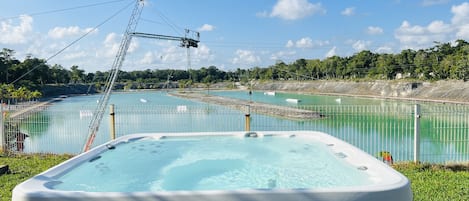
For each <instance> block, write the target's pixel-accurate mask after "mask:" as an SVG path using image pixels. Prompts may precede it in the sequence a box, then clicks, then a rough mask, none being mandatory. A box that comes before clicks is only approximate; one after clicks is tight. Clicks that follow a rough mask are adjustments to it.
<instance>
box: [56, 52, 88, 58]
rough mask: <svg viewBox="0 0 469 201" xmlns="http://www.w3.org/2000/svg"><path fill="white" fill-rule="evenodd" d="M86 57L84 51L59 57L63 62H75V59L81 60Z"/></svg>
mask: <svg viewBox="0 0 469 201" xmlns="http://www.w3.org/2000/svg"><path fill="white" fill-rule="evenodd" d="M87 56H88V55H87V54H86V52H85V51H83V50H81V51H77V52H70V53H65V54H64V55H63V56H61V57H62V58H61V59H63V60H75V59H81V58H86V57H87Z"/></svg>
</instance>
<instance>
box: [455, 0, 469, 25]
mask: <svg viewBox="0 0 469 201" xmlns="http://www.w3.org/2000/svg"><path fill="white" fill-rule="evenodd" d="M451 12H452V13H453V18H452V19H451V23H453V24H454V25H464V24H469V3H468V2H464V3H462V4H461V5H458V6H452V7H451Z"/></svg>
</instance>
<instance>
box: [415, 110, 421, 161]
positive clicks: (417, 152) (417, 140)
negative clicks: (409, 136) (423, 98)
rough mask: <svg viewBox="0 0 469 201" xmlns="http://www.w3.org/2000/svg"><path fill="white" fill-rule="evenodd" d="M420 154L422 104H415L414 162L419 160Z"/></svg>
mask: <svg viewBox="0 0 469 201" xmlns="http://www.w3.org/2000/svg"><path fill="white" fill-rule="evenodd" d="M419 156H420V105H419V104H415V106H414V163H418V162H419V160H420V159H419Z"/></svg>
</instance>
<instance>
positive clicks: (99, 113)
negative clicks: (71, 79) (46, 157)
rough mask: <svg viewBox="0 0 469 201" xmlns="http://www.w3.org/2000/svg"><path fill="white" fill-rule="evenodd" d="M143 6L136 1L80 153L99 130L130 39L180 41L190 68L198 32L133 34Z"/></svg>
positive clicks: (140, 0)
mask: <svg viewBox="0 0 469 201" xmlns="http://www.w3.org/2000/svg"><path fill="white" fill-rule="evenodd" d="M143 6H144V0H137V2H136V4H135V7H134V9H133V11H132V14H131V16H130V20H129V23H128V25H127V28H126V30H125V33H124V36H123V38H122V41H121V44H120V46H119V50H118V52H117V55H116V57H115V58H114V62H113V64H112V68H111V71H110V75H109V78H108V80H107V82H106V85H105V90H104V94H103V95H102V96H101V98H100V99H99V100H98V105H97V107H96V110H95V112H94V113H93V117H92V119H91V122H90V125H89V131H88V136H87V139H86V142H85V145H84V146H83V150H82V152H87V151H88V150H90V148H91V146H92V145H93V141H94V139H95V138H96V134H97V132H98V130H99V126H100V124H101V120H102V119H103V116H104V113H105V111H106V107H107V105H108V102H109V98H110V95H111V91H112V88H113V86H114V83H115V82H116V80H117V75H118V73H119V71H120V69H121V67H122V64H123V62H124V60H125V56H126V54H127V50H128V49H129V46H130V42H131V40H132V37H142V38H151V39H161V40H175V41H181V44H180V47H185V48H187V60H188V61H187V65H188V67H190V56H189V52H190V51H189V48H190V47H195V48H197V47H198V43H199V42H200V41H199V38H200V34H199V32H194V31H191V30H189V29H186V35H185V36H184V37H177V36H165V35H158V34H148V33H139V32H135V29H136V28H137V24H138V21H139V18H140V15H141V13H142V9H143ZM190 33H193V34H194V35H195V37H189V36H188V34H190Z"/></svg>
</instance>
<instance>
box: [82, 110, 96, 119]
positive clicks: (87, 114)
mask: <svg viewBox="0 0 469 201" xmlns="http://www.w3.org/2000/svg"><path fill="white" fill-rule="evenodd" d="M91 116H93V112H92V111H91V110H80V119H82V118H84V117H91Z"/></svg>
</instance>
